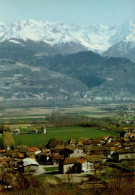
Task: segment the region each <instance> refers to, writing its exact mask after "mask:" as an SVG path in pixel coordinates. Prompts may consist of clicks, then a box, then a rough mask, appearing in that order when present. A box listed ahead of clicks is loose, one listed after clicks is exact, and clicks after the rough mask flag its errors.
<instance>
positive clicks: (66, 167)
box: [59, 157, 80, 174]
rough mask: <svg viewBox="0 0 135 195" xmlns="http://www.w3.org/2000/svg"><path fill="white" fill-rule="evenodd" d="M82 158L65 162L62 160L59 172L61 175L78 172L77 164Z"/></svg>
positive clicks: (68, 159)
mask: <svg viewBox="0 0 135 195" xmlns="http://www.w3.org/2000/svg"><path fill="white" fill-rule="evenodd" d="M79 159H80V157H76V158H65V160H62V161H60V162H59V172H60V173H64V174H65V173H76V172H77V171H76V170H75V169H76V166H75V163H77V162H78V160H79Z"/></svg>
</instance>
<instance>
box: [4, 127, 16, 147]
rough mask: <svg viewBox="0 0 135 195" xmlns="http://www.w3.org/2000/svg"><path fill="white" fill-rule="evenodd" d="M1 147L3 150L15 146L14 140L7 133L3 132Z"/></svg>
mask: <svg viewBox="0 0 135 195" xmlns="http://www.w3.org/2000/svg"><path fill="white" fill-rule="evenodd" d="M3 145H4V148H5V149H13V148H14V146H15V142H14V138H13V136H12V135H11V133H10V132H9V131H4V132H3Z"/></svg>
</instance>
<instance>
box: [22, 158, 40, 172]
mask: <svg viewBox="0 0 135 195" xmlns="http://www.w3.org/2000/svg"><path fill="white" fill-rule="evenodd" d="M23 167H24V172H27V171H30V172H36V173H37V172H38V167H39V164H38V162H37V161H36V160H35V159H33V158H25V159H23Z"/></svg>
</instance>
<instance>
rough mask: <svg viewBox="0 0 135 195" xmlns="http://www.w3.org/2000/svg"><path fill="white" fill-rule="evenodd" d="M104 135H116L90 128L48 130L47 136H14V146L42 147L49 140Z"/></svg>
mask: <svg viewBox="0 0 135 195" xmlns="http://www.w3.org/2000/svg"><path fill="white" fill-rule="evenodd" d="M104 135H111V136H116V135H117V134H116V133H114V132H110V131H101V130H97V129H92V128H85V127H63V128H48V129H47V134H46V135H44V134H35V135H15V136H14V139H15V143H16V144H24V145H27V146H33V145H43V144H46V143H47V142H48V141H49V140H50V139H51V138H55V139H58V140H61V139H62V140H66V141H67V140H69V139H70V138H71V137H72V138H74V139H79V138H81V137H86V138H99V137H102V136H104Z"/></svg>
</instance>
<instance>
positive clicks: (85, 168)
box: [75, 158, 94, 173]
mask: <svg viewBox="0 0 135 195" xmlns="http://www.w3.org/2000/svg"><path fill="white" fill-rule="evenodd" d="M75 166H77V172H78V173H82V172H91V171H94V166H93V163H92V162H90V161H88V160H87V159H86V158H80V159H79V160H78V162H77V163H76V164H75Z"/></svg>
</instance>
